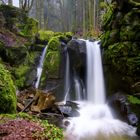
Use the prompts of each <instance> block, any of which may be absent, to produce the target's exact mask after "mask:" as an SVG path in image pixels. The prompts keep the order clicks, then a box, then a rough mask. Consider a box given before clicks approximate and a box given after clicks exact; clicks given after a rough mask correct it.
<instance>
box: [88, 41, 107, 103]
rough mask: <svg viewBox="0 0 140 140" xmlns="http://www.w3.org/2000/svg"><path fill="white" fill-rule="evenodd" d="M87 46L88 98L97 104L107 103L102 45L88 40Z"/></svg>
mask: <svg viewBox="0 0 140 140" xmlns="http://www.w3.org/2000/svg"><path fill="white" fill-rule="evenodd" d="M86 46H87V99H88V101H91V102H93V103H95V104H104V103H105V88H104V78H103V68H102V60H101V52H100V45H99V44H98V41H95V42H90V41H88V40H87V41H86Z"/></svg>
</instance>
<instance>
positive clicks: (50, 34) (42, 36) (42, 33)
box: [38, 30, 54, 41]
mask: <svg viewBox="0 0 140 140" xmlns="http://www.w3.org/2000/svg"><path fill="white" fill-rule="evenodd" d="M38 33H39V38H40V39H41V40H47V41H49V40H50V39H51V38H52V37H53V36H54V32H53V31H44V30H40V31H39V32H38Z"/></svg>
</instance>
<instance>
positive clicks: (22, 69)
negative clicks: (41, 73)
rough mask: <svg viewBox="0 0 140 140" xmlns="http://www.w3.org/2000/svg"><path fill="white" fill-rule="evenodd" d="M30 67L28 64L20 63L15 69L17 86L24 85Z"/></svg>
mask: <svg viewBox="0 0 140 140" xmlns="http://www.w3.org/2000/svg"><path fill="white" fill-rule="evenodd" d="M29 69H30V67H29V66H28V65H24V64H22V65H19V66H18V67H16V69H15V78H16V81H15V84H16V86H17V87H19V88H20V87H24V85H25V80H26V74H27V72H28V71H29Z"/></svg>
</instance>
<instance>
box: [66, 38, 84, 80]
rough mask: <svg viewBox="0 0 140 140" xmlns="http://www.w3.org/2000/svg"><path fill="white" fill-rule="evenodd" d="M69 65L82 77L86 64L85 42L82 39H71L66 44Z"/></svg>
mask: <svg viewBox="0 0 140 140" xmlns="http://www.w3.org/2000/svg"><path fill="white" fill-rule="evenodd" d="M67 47H68V53H69V57H70V65H71V67H73V68H74V69H75V70H76V73H78V74H79V75H80V77H82V78H83V79H84V77H83V75H84V74H85V65H86V42H85V41H84V40H76V39H73V40H71V41H70V42H69V43H68V45H67Z"/></svg>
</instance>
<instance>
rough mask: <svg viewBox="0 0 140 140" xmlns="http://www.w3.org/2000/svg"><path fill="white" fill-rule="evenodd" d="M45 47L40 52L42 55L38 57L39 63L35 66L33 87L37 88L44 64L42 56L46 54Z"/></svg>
mask: <svg viewBox="0 0 140 140" xmlns="http://www.w3.org/2000/svg"><path fill="white" fill-rule="evenodd" d="M47 47H48V46H46V47H45V48H44V50H43V52H42V55H41V57H40V61H39V65H38V67H37V81H36V83H35V88H38V87H39V82H40V78H41V74H42V69H43V64H44V58H45V55H46V51H47Z"/></svg>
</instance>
